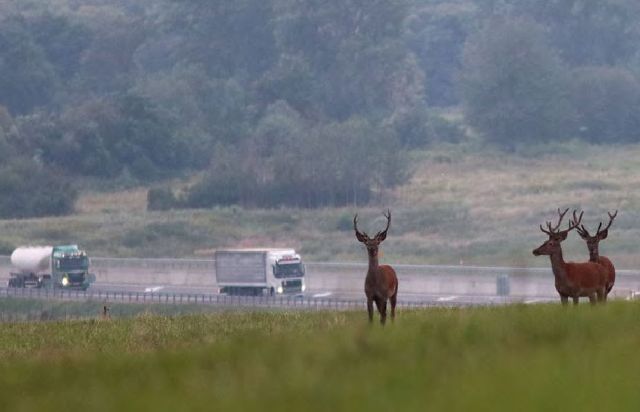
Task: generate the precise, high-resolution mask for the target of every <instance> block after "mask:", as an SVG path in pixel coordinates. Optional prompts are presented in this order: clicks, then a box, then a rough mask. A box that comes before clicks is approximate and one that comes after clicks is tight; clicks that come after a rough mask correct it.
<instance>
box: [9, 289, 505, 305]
mask: <svg viewBox="0 0 640 412" xmlns="http://www.w3.org/2000/svg"><path fill="white" fill-rule="evenodd" d="M0 298H18V299H34V300H58V301H69V302H100V303H104V304H117V303H126V304H129V303H130V304H166V305H186V304H190V305H208V306H217V307H222V308H258V309H260V308H263V309H269V308H287V309H295V310H325V309H331V310H347V309H364V308H366V301H365V299H327V298H312V297H305V296H302V295H289V296H228V295H211V294H185V293H160V292H153V293H151V292H149V293H147V292H126V291H108V290H98V291H92V290H91V289H89V290H86V291H82V290H60V289H46V288H45V289H36V288H0ZM496 304H500V302H495V301H488V302H487V303H486V304H485V305H496ZM465 305H472V304H471V303H467V302H419V301H403V300H399V301H398V302H397V307H398V308H424V307H434V306H438V307H442V306H444V307H456V306H465ZM473 305H474V306H478V304H473Z"/></svg>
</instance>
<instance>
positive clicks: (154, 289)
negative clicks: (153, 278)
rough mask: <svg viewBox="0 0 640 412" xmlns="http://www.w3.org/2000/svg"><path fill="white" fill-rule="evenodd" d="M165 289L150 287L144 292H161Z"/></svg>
mask: <svg viewBox="0 0 640 412" xmlns="http://www.w3.org/2000/svg"><path fill="white" fill-rule="evenodd" d="M163 288H164V286H153V287H150V288H146V289H145V290H144V291H145V292H159V291H160V289H163Z"/></svg>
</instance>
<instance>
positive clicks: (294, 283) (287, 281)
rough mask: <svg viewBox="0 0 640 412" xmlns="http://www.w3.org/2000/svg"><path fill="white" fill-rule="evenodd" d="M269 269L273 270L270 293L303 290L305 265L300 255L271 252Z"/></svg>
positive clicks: (304, 287)
mask: <svg viewBox="0 0 640 412" xmlns="http://www.w3.org/2000/svg"><path fill="white" fill-rule="evenodd" d="M270 256H271V257H272V262H273V263H272V264H271V269H272V271H273V279H272V280H271V282H270V283H272V285H273V286H272V289H270V293H271V294H284V293H297V292H304V291H305V289H306V286H305V284H304V275H305V267H304V264H303V263H302V259H301V258H300V255H298V254H296V253H295V251H293V253H292V254H279V253H277V252H276V253H273V254H271V255H270Z"/></svg>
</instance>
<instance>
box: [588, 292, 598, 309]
mask: <svg viewBox="0 0 640 412" xmlns="http://www.w3.org/2000/svg"><path fill="white" fill-rule="evenodd" d="M589 302H590V303H591V306H593V305H595V304H596V302H597V300H596V294H595V293H592V294H590V295H589Z"/></svg>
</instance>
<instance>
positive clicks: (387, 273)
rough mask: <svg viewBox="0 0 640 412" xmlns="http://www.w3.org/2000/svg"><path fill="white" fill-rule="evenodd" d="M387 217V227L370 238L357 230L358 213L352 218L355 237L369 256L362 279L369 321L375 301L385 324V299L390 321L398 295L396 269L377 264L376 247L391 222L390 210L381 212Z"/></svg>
mask: <svg viewBox="0 0 640 412" xmlns="http://www.w3.org/2000/svg"><path fill="white" fill-rule="evenodd" d="M383 215H384V217H386V218H387V227H386V228H385V229H384V230H382V231H380V232H378V233H377V234H376V235H375V236H374V237H373V238H370V237H369V236H368V235H367V234H366V233H365V232H361V231H359V230H358V214H357V213H356V215H355V216H354V218H353V229H354V230H355V232H356V239H358V241H359V242H361V243H363V244H364V245H365V247H366V248H367V254H368V256H369V269H368V270H367V276H366V278H365V281H364V294H365V295H366V297H367V312H368V314H369V323H372V322H373V302H375V303H376V306H377V308H378V312H379V313H380V323H381V324H382V325H384V324H385V322H386V320H387V301H389V302H390V303H391V321H393V320H394V319H395V317H396V298H397V296H398V277H397V276H396V271H395V270H393V268H392V267H391V266H389V265H380V264H378V248H379V246H380V243H382V242H383V241H384V240H385V239H386V238H387V231H388V230H389V225H390V224H391V211H390V210H387V213H386V214H385V213H383Z"/></svg>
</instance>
